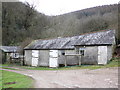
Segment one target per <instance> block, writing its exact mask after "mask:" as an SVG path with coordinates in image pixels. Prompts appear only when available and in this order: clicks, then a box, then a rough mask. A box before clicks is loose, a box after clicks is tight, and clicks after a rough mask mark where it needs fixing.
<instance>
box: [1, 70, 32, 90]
mask: <svg viewBox="0 0 120 90" xmlns="http://www.w3.org/2000/svg"><path fill="white" fill-rule="evenodd" d="M0 73H2V75H0V77H2V78H0V85H1V86H0V87H2V88H32V84H33V80H32V78H30V77H27V76H25V75H22V74H18V73H15V72H9V71H4V70H0Z"/></svg>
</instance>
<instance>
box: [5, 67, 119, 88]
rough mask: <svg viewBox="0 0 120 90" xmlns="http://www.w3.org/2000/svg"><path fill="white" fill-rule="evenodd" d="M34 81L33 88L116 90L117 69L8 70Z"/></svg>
mask: <svg viewBox="0 0 120 90" xmlns="http://www.w3.org/2000/svg"><path fill="white" fill-rule="evenodd" d="M3 70H7V71H12V72H16V73H21V74H24V75H27V76H30V77H32V78H33V79H35V81H36V82H35V85H34V87H35V88H118V68H104V69H96V70H88V69H80V70H55V71H48V70H26V69H19V70H8V69H3Z"/></svg>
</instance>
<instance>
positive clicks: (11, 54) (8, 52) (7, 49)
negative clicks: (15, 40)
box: [0, 46, 19, 63]
mask: <svg viewBox="0 0 120 90" xmlns="http://www.w3.org/2000/svg"><path fill="white" fill-rule="evenodd" d="M18 49H19V47H18V46H0V50H1V51H2V63H5V62H12V60H13V59H18V58H19V52H18Z"/></svg>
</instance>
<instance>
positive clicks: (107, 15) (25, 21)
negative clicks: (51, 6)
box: [2, 2, 120, 45]
mask: <svg viewBox="0 0 120 90" xmlns="http://www.w3.org/2000/svg"><path fill="white" fill-rule="evenodd" d="M2 6H3V9H2V19H3V21H2V27H3V38H2V39H3V45H19V44H20V43H21V42H23V41H25V40H26V39H27V38H31V39H45V38H55V37H65V36H73V35H79V34H83V33H88V32H93V31H99V30H104V29H116V32H118V16H119V15H120V13H118V5H116V4H115V5H105V6H99V7H93V8H88V9H84V10H80V11H76V12H71V13H67V14H64V15H58V16H46V15H44V14H41V13H38V12H37V11H35V10H34V6H31V5H29V4H28V3H26V4H23V3H20V2H19V3H17V2H16V3H15V2H14V3H13V2H10V3H3V5H2ZM117 34H119V35H116V36H117V37H118V38H119V39H120V32H119V33H117Z"/></svg>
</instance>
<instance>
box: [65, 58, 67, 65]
mask: <svg viewBox="0 0 120 90" xmlns="http://www.w3.org/2000/svg"><path fill="white" fill-rule="evenodd" d="M66 66H67V56H65V67H66Z"/></svg>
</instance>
